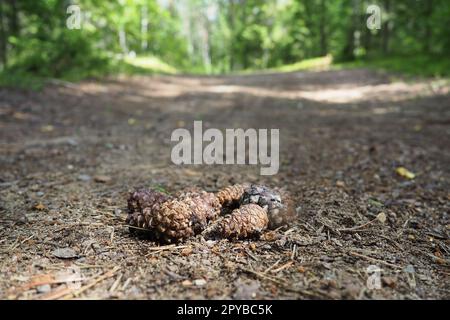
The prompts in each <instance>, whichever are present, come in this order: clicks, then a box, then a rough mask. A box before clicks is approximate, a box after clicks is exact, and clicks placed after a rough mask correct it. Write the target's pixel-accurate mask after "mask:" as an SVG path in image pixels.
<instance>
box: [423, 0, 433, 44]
mask: <svg viewBox="0 0 450 320" xmlns="http://www.w3.org/2000/svg"><path fill="white" fill-rule="evenodd" d="M432 15H433V0H428V1H427V2H426V8H425V23H424V25H425V34H424V36H425V39H424V41H423V50H424V52H425V53H430V49H431V48H430V42H431V40H432V39H431V38H432V35H433V29H432V25H431V18H432Z"/></svg>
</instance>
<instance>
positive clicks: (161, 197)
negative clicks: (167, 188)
mask: <svg viewBox="0 0 450 320" xmlns="http://www.w3.org/2000/svg"><path fill="white" fill-rule="evenodd" d="M169 199H170V196H168V195H166V194H164V193H162V192H159V191H156V190H153V189H139V190H136V191H135V192H132V193H131V194H130V196H129V198H128V200H127V202H128V216H127V219H126V221H125V222H126V223H127V224H128V225H130V226H132V227H138V228H143V229H149V228H150V227H151V224H152V217H153V216H154V214H155V212H157V211H159V210H160V207H161V205H162V204H163V203H164V202H166V201H167V200H169ZM135 230H136V229H134V228H130V231H132V232H133V231H135Z"/></svg>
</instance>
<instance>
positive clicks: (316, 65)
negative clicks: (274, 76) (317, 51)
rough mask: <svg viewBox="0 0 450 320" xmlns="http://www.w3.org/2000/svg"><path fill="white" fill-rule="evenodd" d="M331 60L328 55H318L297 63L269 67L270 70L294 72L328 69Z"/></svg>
mask: <svg viewBox="0 0 450 320" xmlns="http://www.w3.org/2000/svg"><path fill="white" fill-rule="evenodd" d="M332 62H333V58H332V57H331V56H330V55H329V56H325V57H318V58H312V59H305V60H302V61H300V62H297V63H293V64H288V65H284V66H281V67H277V68H273V69H269V70H270V71H279V72H294V71H308V70H323V69H328V68H329V67H330V65H331V64H332Z"/></svg>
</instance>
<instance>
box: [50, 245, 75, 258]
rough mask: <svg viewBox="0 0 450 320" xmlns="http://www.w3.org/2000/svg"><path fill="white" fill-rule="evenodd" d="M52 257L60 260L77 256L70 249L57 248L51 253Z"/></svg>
mask: <svg viewBox="0 0 450 320" xmlns="http://www.w3.org/2000/svg"><path fill="white" fill-rule="evenodd" d="M52 255H53V256H55V257H57V258H60V259H73V258H76V257H78V254H77V253H76V252H75V250H73V249H72V248H58V249H55V250H53V251H52Z"/></svg>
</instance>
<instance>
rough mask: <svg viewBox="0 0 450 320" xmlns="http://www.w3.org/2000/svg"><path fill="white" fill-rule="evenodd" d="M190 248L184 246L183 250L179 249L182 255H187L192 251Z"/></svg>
mask: <svg viewBox="0 0 450 320" xmlns="http://www.w3.org/2000/svg"><path fill="white" fill-rule="evenodd" d="M192 251H193V250H192V248H191V247H188V248H184V249H183V250H181V255H182V256H184V257H187V256H189V255H190V254H191V253H192Z"/></svg>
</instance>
